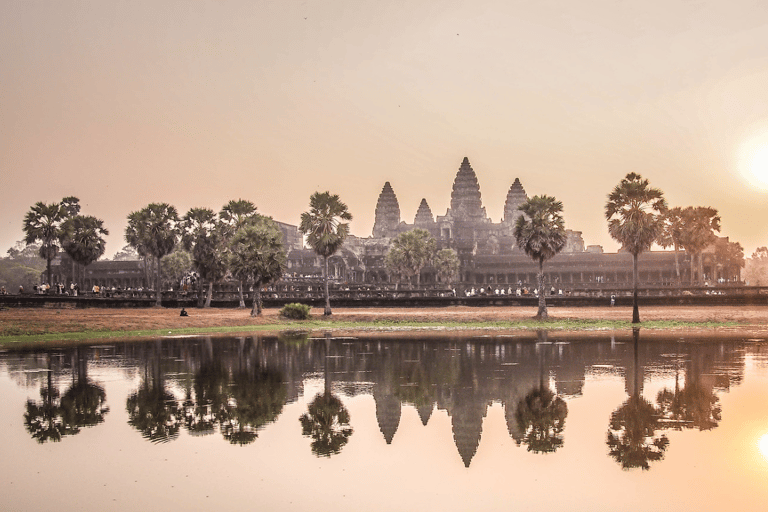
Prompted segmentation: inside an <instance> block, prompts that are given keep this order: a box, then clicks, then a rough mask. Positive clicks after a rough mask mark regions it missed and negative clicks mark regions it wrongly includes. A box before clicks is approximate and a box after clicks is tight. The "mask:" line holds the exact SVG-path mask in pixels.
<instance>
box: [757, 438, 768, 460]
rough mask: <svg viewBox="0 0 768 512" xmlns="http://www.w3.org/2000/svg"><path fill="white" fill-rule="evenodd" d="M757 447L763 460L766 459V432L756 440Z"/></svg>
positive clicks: (767, 444)
mask: <svg viewBox="0 0 768 512" xmlns="http://www.w3.org/2000/svg"><path fill="white" fill-rule="evenodd" d="M757 447H758V448H759V449H760V453H761V454H762V455H763V457H764V458H765V460H768V434H763V436H762V437H761V438H760V440H759V441H758V442H757Z"/></svg>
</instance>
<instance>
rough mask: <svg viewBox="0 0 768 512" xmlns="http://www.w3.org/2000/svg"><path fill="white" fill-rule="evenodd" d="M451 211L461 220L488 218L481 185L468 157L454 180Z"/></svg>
mask: <svg viewBox="0 0 768 512" xmlns="http://www.w3.org/2000/svg"><path fill="white" fill-rule="evenodd" d="M451 211H452V213H453V216H454V218H457V219H461V220H469V221H482V220H485V219H486V218H487V216H486V214H485V208H483V202H482V200H481V199H480V185H479V184H478V182H477V176H476V175H475V171H473V170H472V166H470V165H469V159H468V158H467V157H464V161H463V162H461V167H459V172H458V173H457V174H456V179H455V180H454V182H453V192H451Z"/></svg>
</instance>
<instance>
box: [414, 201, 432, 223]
mask: <svg viewBox="0 0 768 512" xmlns="http://www.w3.org/2000/svg"><path fill="white" fill-rule="evenodd" d="M433 222H435V217H434V216H433V215H432V210H431V209H430V208H429V205H428V204H427V200H426V199H422V200H421V204H419V209H418V210H417V211H416V217H415V218H414V219H413V223H414V224H415V225H417V226H419V225H423V224H432V223H433Z"/></svg>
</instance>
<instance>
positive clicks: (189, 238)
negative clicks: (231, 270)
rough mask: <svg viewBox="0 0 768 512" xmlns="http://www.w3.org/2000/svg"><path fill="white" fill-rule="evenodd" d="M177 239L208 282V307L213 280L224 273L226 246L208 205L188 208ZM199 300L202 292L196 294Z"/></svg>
mask: <svg viewBox="0 0 768 512" xmlns="http://www.w3.org/2000/svg"><path fill="white" fill-rule="evenodd" d="M181 233H182V234H181V240H182V243H183V244H184V248H185V249H186V250H187V251H189V252H190V254H192V263H193V265H194V267H195V269H196V270H197V273H198V274H199V275H200V278H201V279H202V280H204V281H205V282H206V283H207V285H208V290H207V291H206V294H205V307H206V308H209V307H211V297H212V295H213V283H214V282H216V281H218V280H220V279H221V278H223V277H224V275H225V274H226V270H227V267H226V257H227V256H226V252H225V249H226V245H225V238H224V235H223V233H222V229H221V226H220V224H219V222H218V219H217V218H216V214H215V213H213V210H211V209H209V208H192V209H191V210H189V211H188V212H187V214H186V215H184V218H183V219H182V220H181ZM200 299H202V293H201V294H200Z"/></svg>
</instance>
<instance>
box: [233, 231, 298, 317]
mask: <svg viewBox="0 0 768 512" xmlns="http://www.w3.org/2000/svg"><path fill="white" fill-rule="evenodd" d="M285 262H286V254H285V246H284V245H283V233H282V232H281V231H280V228H279V227H278V226H277V224H275V221H273V220H272V219H270V218H268V217H262V216H259V217H258V218H257V219H256V220H254V221H252V223H251V224H249V225H246V226H245V227H243V228H241V229H240V230H239V231H238V232H237V233H236V234H235V236H234V238H233V239H232V242H231V244H230V254H229V268H230V270H231V272H232V275H234V276H235V277H236V278H237V279H240V280H241V281H249V282H251V283H253V292H254V293H253V307H252V308H251V316H257V315H260V314H261V288H262V287H263V286H266V285H267V284H269V283H271V282H273V281H276V280H277V279H280V278H281V277H282V275H283V271H284V270H285Z"/></svg>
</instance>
